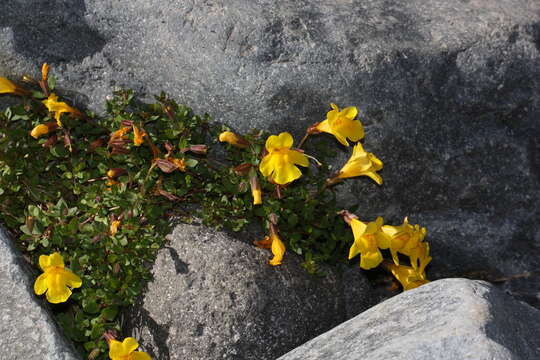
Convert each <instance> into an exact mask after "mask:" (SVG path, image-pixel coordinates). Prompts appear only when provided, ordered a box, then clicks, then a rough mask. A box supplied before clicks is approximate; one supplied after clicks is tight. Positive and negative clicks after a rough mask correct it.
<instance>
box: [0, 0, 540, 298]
mask: <svg viewBox="0 0 540 360" xmlns="http://www.w3.org/2000/svg"><path fill="white" fill-rule="evenodd" d="M0 24H1V25H0V26H1V27H0V48H1V49H2V52H1V53H0V76H2V75H17V74H22V73H24V72H31V73H35V72H36V70H37V68H38V66H39V65H40V63H41V62H42V61H45V60H47V61H49V62H52V64H53V66H54V73H55V74H56V75H58V77H59V80H60V82H59V83H60V84H61V86H63V87H64V88H67V89H69V90H76V91H75V92H70V93H69V96H70V97H71V100H73V101H74V102H75V103H77V104H88V105H89V106H90V107H91V108H92V109H94V110H96V109H97V110H100V109H101V104H102V103H103V100H104V98H105V96H106V95H107V94H109V92H110V90H111V89H112V88H114V87H115V86H116V85H122V86H129V87H133V88H135V89H137V90H139V91H142V92H148V93H156V92H158V91H160V90H161V89H163V90H165V91H168V92H170V93H171V94H172V95H173V96H175V97H177V98H178V99H179V100H180V101H181V102H185V103H187V104H190V105H192V106H193V107H194V109H195V110H196V111H199V112H200V111H208V112H209V113H210V115H212V116H213V117H214V118H215V119H216V120H218V121H221V122H225V123H227V124H229V125H231V126H233V127H234V128H236V129H238V130H241V131H244V130H247V129H250V128H252V127H258V128H263V129H267V130H271V131H272V132H274V133H278V132H280V131H284V130H289V131H292V132H293V133H294V135H295V138H297V139H298V138H299V137H300V136H301V135H302V134H303V131H304V129H305V128H306V127H307V126H308V125H310V124H312V123H313V122H315V121H320V120H322V119H323V117H324V114H325V112H326V111H327V110H329V103H330V102H335V103H337V104H339V105H340V106H347V105H356V106H358V108H359V109H360V118H361V119H362V121H363V123H364V125H365V128H366V138H365V148H366V150H367V151H370V152H373V153H375V154H376V155H377V156H378V157H379V158H380V159H381V160H382V161H383V162H384V164H385V165H384V169H383V170H382V173H381V174H382V176H383V178H384V181H385V184H384V185H383V186H382V187H378V186H376V185H375V184H373V183H372V182H370V180H369V179H361V180H352V181H350V182H348V183H347V185H342V186H343V187H344V190H345V191H344V193H345V194H347V195H346V196H343V202H344V205H349V204H353V203H356V202H359V203H360V204H361V207H360V209H359V210H358V215H359V216H360V217H362V218H365V219H369V220H372V219H374V218H375V217H376V216H379V215H381V216H383V217H384V218H385V219H386V220H387V221H388V222H390V223H393V224H398V223H400V222H401V221H402V219H403V217H404V216H406V215H409V216H410V220H411V221H412V222H415V223H421V224H422V225H424V226H426V227H427V228H428V231H429V235H428V238H427V240H428V241H430V242H431V244H432V250H433V258H434V260H433V263H432V266H431V270H430V271H431V275H430V276H431V277H432V278H433V277H434V278H438V277H445V276H456V275H463V276H466V274H467V273H469V272H472V271H475V272H478V271H479V272H484V273H488V274H495V275H494V276H502V277H504V276H509V275H514V274H520V273H523V272H527V271H529V272H531V271H533V270H535V269H538V268H540V256H539V254H540V227H539V223H540V222H539V221H538V219H539V218H540V206H539V204H540V190H539V189H540V186H539V181H540V140H539V139H540V121H539V120H538V119H539V118H540V96H539V95H538V94H540V2H538V1H537V0H502V1H501V0H483V1H478V0H471V1H459V0H438V1H430V2H425V1H423V0H411V1H387V0H370V1H365V0H362V1H360V0H339V1H337V0H336V1H330V2H329V1H322V0H311V1H306V0H304V1H294V2H276V1H271V0H214V1H210V0H207V1H203V0H197V1H195V0H182V1H180V0H159V1H157V0H156V1H149V0H132V1H125V2H118V1H102V0H87V1H85V2H83V1H72V2H65V1H60V0H53V1H48V2H47V5H46V6H45V5H43V4H42V2H41V1H38V0H18V1H9V2H2V4H1V5H0ZM82 94H85V95H84V96H83V95H82ZM3 99H5V97H2V98H0V101H4V100H3ZM321 136H325V137H328V136H327V135H321ZM332 141H333V140H332ZM336 146H338V145H337V142H336ZM308 150H309V141H308ZM347 157H348V153H346V152H345V151H343V152H342V153H341V154H340V156H339V157H338V158H337V159H336V164H339V165H340V164H342V163H343V162H344V161H345V160H346V158H347ZM339 165H338V166H339ZM351 194H352V195H351ZM504 286H505V287H506V289H507V290H508V291H511V292H513V293H515V294H521V295H517V296H520V298H522V299H525V300H527V301H529V302H530V303H532V304H535V305H537V306H540V303H539V301H538V293H539V292H540V279H539V277H538V275H535V276H534V277H529V278H527V279H516V280H512V281H509V282H507V283H506V284H505V285H504Z"/></svg>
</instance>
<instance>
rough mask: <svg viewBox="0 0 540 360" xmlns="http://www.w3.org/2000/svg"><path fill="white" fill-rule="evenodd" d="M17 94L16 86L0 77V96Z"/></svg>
mask: <svg viewBox="0 0 540 360" xmlns="http://www.w3.org/2000/svg"><path fill="white" fill-rule="evenodd" d="M16 92H17V85H15V84H14V83H12V82H11V81H9V80H8V79H6V78H5V77H0V94H14V93H16Z"/></svg>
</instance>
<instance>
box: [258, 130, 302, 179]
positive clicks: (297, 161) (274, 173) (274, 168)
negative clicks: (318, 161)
mask: <svg viewBox="0 0 540 360" xmlns="http://www.w3.org/2000/svg"><path fill="white" fill-rule="evenodd" d="M292 145H293V138H292V136H291V134H289V133H288V132H282V133H281V134H279V135H278V136H276V135H271V136H269V137H268V139H267V140H266V150H267V151H268V155H266V156H265V157H264V158H263V159H262V161H261V164H260V165H259V170H260V171H261V173H262V174H263V175H264V176H266V177H267V178H268V179H269V180H270V181H272V182H274V183H277V184H280V185H284V184H288V183H290V182H291V181H294V180H296V179H298V178H299V177H300V176H302V172H301V171H300V169H298V168H297V167H296V166H295V165H300V166H308V165H309V161H308V158H307V157H306V156H305V155H304V154H302V153H301V152H300V151H297V150H291V147H292Z"/></svg>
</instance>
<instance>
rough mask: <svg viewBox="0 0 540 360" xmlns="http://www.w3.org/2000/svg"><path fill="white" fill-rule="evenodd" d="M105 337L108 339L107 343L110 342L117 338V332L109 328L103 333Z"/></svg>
mask: <svg viewBox="0 0 540 360" xmlns="http://www.w3.org/2000/svg"><path fill="white" fill-rule="evenodd" d="M103 338H104V339H105V340H106V341H107V344H110V342H111V341H112V340H116V332H115V331H114V330H112V329H109V330H107V331H105V332H104V333H103Z"/></svg>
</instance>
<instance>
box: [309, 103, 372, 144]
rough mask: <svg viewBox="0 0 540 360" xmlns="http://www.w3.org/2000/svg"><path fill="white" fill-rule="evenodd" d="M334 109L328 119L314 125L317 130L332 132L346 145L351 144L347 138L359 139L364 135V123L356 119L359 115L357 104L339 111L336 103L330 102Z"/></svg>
mask: <svg viewBox="0 0 540 360" xmlns="http://www.w3.org/2000/svg"><path fill="white" fill-rule="evenodd" d="M330 106H331V107H332V110H330V111H329V112H328V113H327V114H326V120H324V121H322V122H320V123H318V124H317V125H315V126H314V128H313V129H314V130H315V132H325V133H329V134H332V135H334V136H335V137H336V139H337V140H338V141H339V142H340V143H342V144H343V145H345V146H349V143H348V141H347V139H349V140H351V141H354V142H356V141H358V140H360V139H362V138H363V137H364V128H363V126H362V123H360V121H358V120H354V118H355V117H356V115H358V109H357V108H356V106H349V107H346V108H345V109H343V110H342V111H339V108H338V107H337V105H336V104H330Z"/></svg>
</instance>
